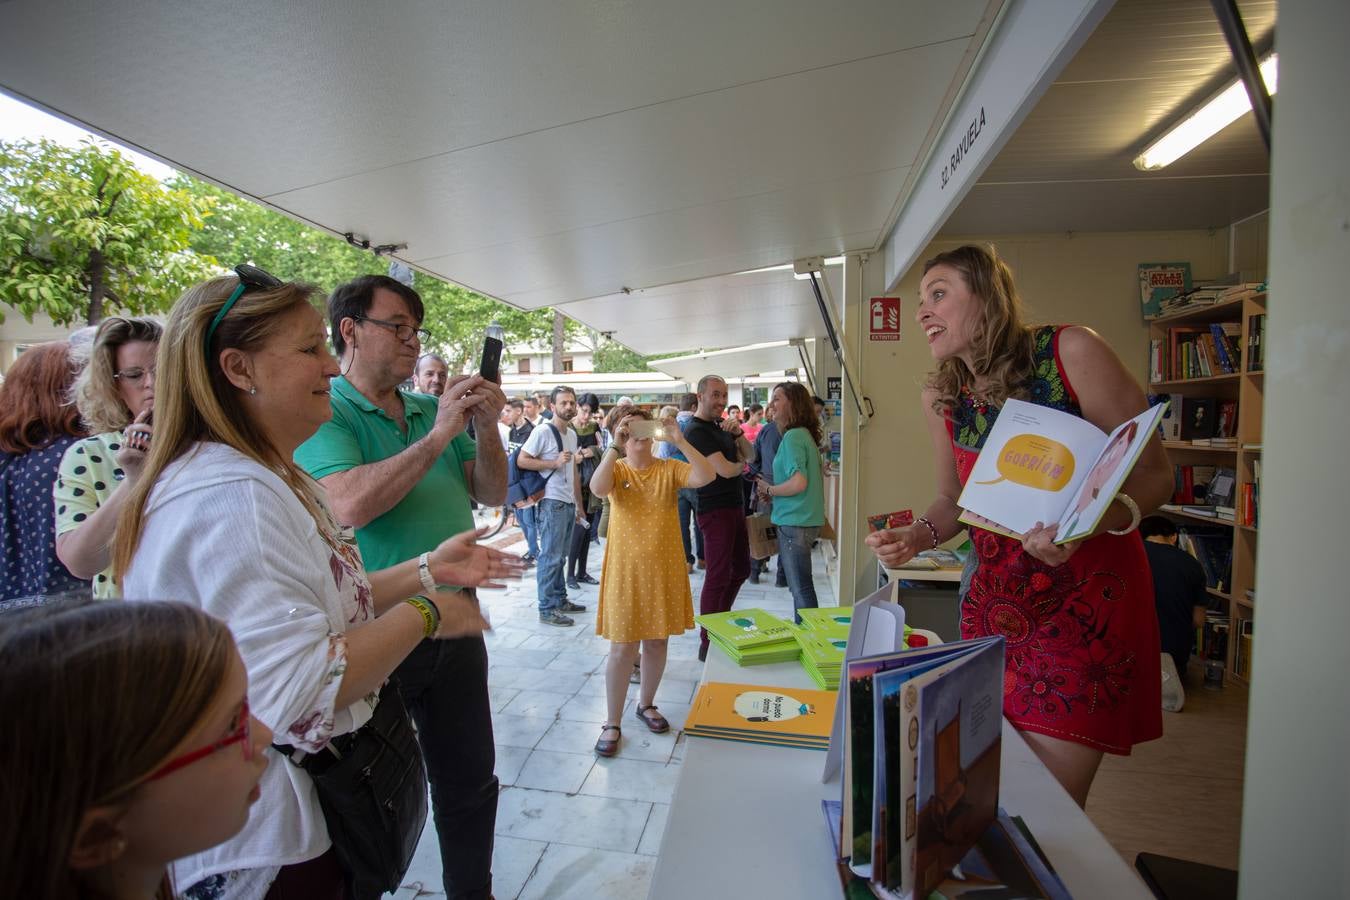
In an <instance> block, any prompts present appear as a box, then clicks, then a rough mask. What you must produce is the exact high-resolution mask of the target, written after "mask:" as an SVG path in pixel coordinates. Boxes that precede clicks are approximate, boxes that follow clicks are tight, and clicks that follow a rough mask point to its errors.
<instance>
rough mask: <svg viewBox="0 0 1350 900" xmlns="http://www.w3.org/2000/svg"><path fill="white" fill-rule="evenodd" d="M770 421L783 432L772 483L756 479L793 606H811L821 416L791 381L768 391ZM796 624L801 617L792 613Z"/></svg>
mask: <svg viewBox="0 0 1350 900" xmlns="http://www.w3.org/2000/svg"><path fill="white" fill-rule="evenodd" d="M772 407H773V421H774V424H775V425H777V426H778V431H779V433H781V434H782V435H783V441H782V443H781V444H779V445H778V452H777V453H776V454H775V455H774V458H773V473H772V474H773V479H772V481H770V480H768V479H766V478H764V477H763V476H762V475H761V476H760V478H759V482H758V490H759V495H760V497H761V498H769V499H770V502H771V503H772V504H773V510H772V515H771V516H770V518H771V520H772V521H773V524H774V525H775V526H777V528H778V555H779V559H781V560H782V563H783V574H784V575H786V576H787V583H788V588H789V589H790V590H791V591H792V606H793V608H794V609H797V610H800V609H802V608H803V607H813V608H814V607H816V606H818V605H819V604H818V603H817V601H816V585H815V582H814V581H813V580H812V578H811V547H812V546H813V545H814V544H815V543H816V538H818V537H819V536H820V528H821V526H822V525H824V524H825V482H824V481H823V479H822V478H821V474H820V451H819V450H818V449H817V445H818V444H819V442H820V435H821V427H820V418H819V417H818V416H817V415H816V407H815V404H813V403H812V402H811V393H810V392H809V391H807V389H806V388H805V387H803V386H802V385H800V384H798V383H797V382H795V381H784V382H782V383H780V384H777V385H775V386H774V389H773V403H772ZM796 620H797V622H798V624H800V623H801V616H800V615H798V616H796Z"/></svg>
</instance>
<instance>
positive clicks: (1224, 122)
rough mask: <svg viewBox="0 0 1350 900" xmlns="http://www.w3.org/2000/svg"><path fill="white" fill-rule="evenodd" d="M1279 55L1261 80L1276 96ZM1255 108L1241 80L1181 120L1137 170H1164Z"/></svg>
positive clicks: (1137, 164) (1270, 60) (1150, 148)
mask: <svg viewBox="0 0 1350 900" xmlns="http://www.w3.org/2000/svg"><path fill="white" fill-rule="evenodd" d="M1278 58H1279V57H1278V56H1277V54H1274V53H1272V54H1270V56H1268V57H1266V60H1265V62H1263V63H1261V80H1262V81H1264V82H1265V83H1266V90H1267V91H1269V92H1270V95H1271V96H1272V97H1273V96H1274V95H1275V85H1276V69H1277V60H1278ZM1251 108H1252V101H1251V98H1250V97H1248V96H1247V88H1246V87H1245V86H1244V85H1243V83H1242V80H1241V79H1238V80H1237V81H1234V82H1233V83H1232V84H1230V85H1228V87H1226V88H1224V89H1223V90H1222V91H1220V92H1219V93H1217V94H1215V95H1214V96H1213V97H1211V98H1210V99H1209V100H1208V101H1207V102H1206V103H1205V104H1204V105H1203V106H1201V107H1200V108H1199V109H1197V110H1196V111H1195V112H1193V113H1191V114H1190V115H1189V116H1187V117H1186V118H1185V119H1182V120H1181V121H1180V122H1178V123H1177V124H1176V125H1175V126H1173V127H1172V128H1171V129H1170V130H1169V131H1168V132H1167V133H1166V134H1164V135H1163V136H1162V137H1160V138H1158V139H1157V140H1156V141H1154V142H1153V143H1152V144H1150V145H1149V146H1148V149H1146V150H1145V151H1144V152H1143V153H1141V154H1139V155H1138V156H1136V157H1135V158H1134V167H1135V168H1136V169H1142V170H1144V171H1145V172H1147V171H1150V170H1152V169H1161V168H1162V167H1163V166H1166V165H1170V164H1171V163H1174V162H1176V161H1177V160H1178V159H1180V158H1181V157H1183V156H1185V155H1186V154H1187V153H1190V152H1191V151H1192V150H1194V149H1195V148H1196V147H1198V146H1200V145H1201V144H1203V143H1204V142H1205V141H1207V140H1209V139H1210V138H1211V137H1213V136H1214V135H1216V134H1218V133H1219V132H1220V131H1222V130H1223V129H1224V128H1227V127H1228V126H1229V125H1231V124H1232V123H1233V122H1236V121H1237V119H1238V117H1239V116H1241V115H1243V114H1244V113H1246V112H1249V111H1250V110H1251Z"/></svg>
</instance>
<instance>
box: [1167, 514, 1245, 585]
mask: <svg viewBox="0 0 1350 900" xmlns="http://www.w3.org/2000/svg"><path fill="white" fill-rule="evenodd" d="M1177 547H1178V549H1181V550H1184V551H1186V552H1187V553H1189V554H1190V555H1191V556H1193V557H1195V559H1196V561H1197V562H1199V563H1200V568H1201V569H1202V570H1203V571H1204V573H1205V586H1206V587H1210V588H1213V589H1214V590H1216V591H1219V592H1221V593H1222V592H1226V591H1227V589H1228V587H1229V585H1230V584H1231V583H1232V577H1233V576H1232V572H1233V540H1232V537H1231V535H1230V534H1228V533H1227V532H1226V531H1224V530H1221V529H1217V528H1210V527H1209V526H1205V525H1200V526H1196V527H1191V526H1185V527H1182V528H1179V529H1177Z"/></svg>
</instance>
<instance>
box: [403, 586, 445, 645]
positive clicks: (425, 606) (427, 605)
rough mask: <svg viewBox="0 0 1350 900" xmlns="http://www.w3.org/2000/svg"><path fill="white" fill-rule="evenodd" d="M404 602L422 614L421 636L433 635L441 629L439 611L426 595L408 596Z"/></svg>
mask: <svg viewBox="0 0 1350 900" xmlns="http://www.w3.org/2000/svg"><path fill="white" fill-rule="evenodd" d="M403 602H404V603H407V604H410V605H411V606H412V608H413V609H415V610H417V611H418V612H419V613H421V615H422V636H423V637H435V636H436V632H438V631H440V630H441V611H440V610H439V609H437V608H436V604H434V603H432V602H431V601H430V600H428V599H427V598H426V597H422V596H420V595H419V596H416V597H409V598H408V599H407V600H405V601H403Z"/></svg>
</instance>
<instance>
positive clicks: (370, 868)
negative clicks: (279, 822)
mask: <svg viewBox="0 0 1350 900" xmlns="http://www.w3.org/2000/svg"><path fill="white" fill-rule="evenodd" d="M274 746H275V747H276V749H277V750H278V751H280V752H281V753H282V754H283V755H284V756H286V757H287V759H290V760H291V761H292V763H294V764H295V765H298V766H299V767H300V768H302V769H304V770H305V771H306V772H308V773H309V775H310V777H311V778H313V779H314V784H315V785H316V786H317V787H318V793H319V805H320V806H321V807H322V808H323V816H324V820H325V821H326V822H327V823H328V836H329V837H330V838H331V839H332V841H333V852H334V853H335V854H336V855H337V859H338V862H339V863H340V864H341V866H342V869H343V871H344V872H346V873H347V886H348V889H349V890H350V893H351V897H352V900H379V898H380V897H381V896H382V895H384V894H387V893H394V892H395V891H397V890H398V888H399V886H400V884H401V883H402V881H403V876H404V875H405V874H406V873H407V871H408V866H409V864H411V862H412V857H413V852H414V851H415V850H416V849H417V842H418V841H419V840H420V839H421V837H422V828H423V827H424V826H425V825H426V821H427V771H426V766H425V765H424V764H423V762H422V751H421V749H420V748H419V747H418V745H417V736H416V734H415V733H414V732H413V727H412V721H411V720H410V719H409V718H408V710H407V709H406V708H405V707H404V705H403V698H402V697H401V696H400V695H399V692H398V689H397V688H395V687H394V686H393V685H391V684H386V685H385V686H384V689H383V690H381V691H380V702H379V705H378V706H376V707H375V712H374V714H373V715H372V716H371V718H370V721H369V722H367V723H366V724H365V725H363V726H361V728H359V729H357V730H356V731H355V732H353V733H351V734H346V735H341V736H339V737H336V738H333V739H332V740H331V741H330V742H329V743H328V746H327V747H325V748H324V749H323V750H322V751H320V752H319V753H312V754H308V755H303V756H302V758H301V759H300V760H299V761H298V762H296V760H295V757H296V756H298V755H301V754H297V753H296V752H295V748H294V747H288V746H284V745H274Z"/></svg>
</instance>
